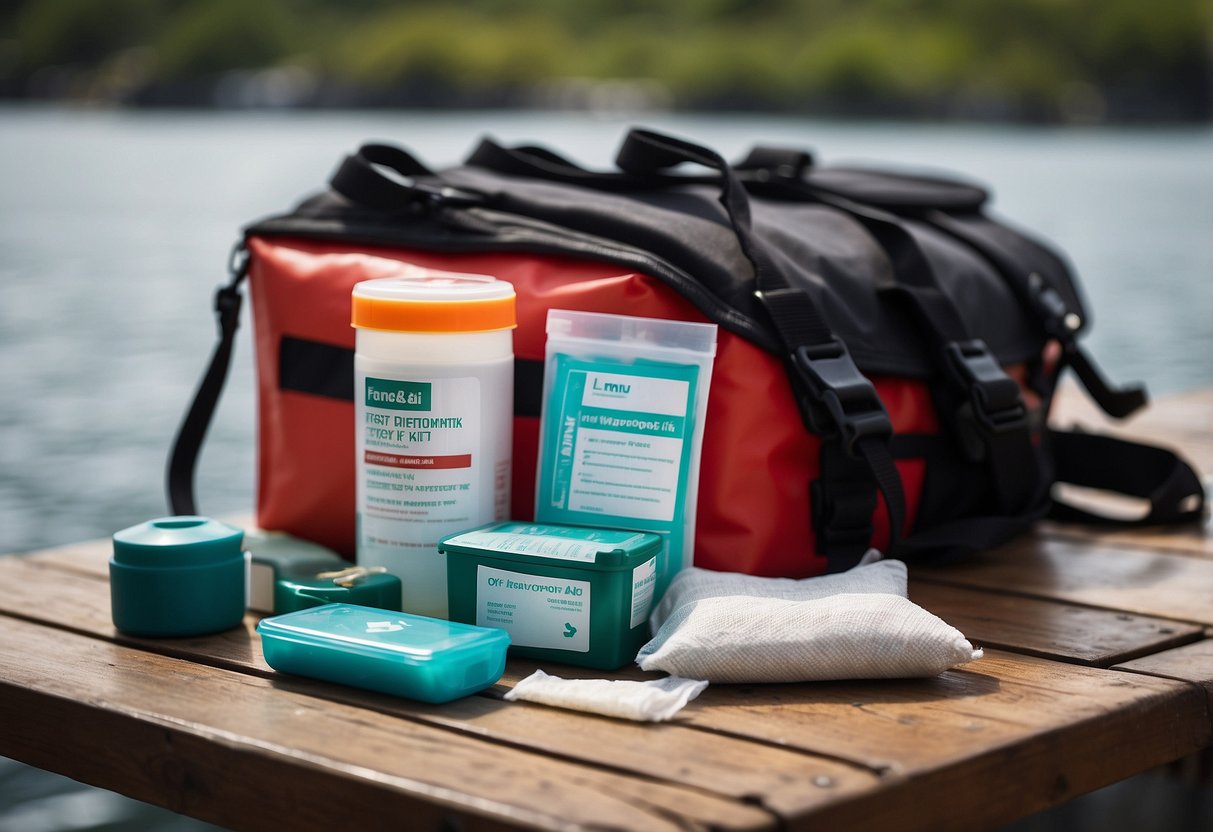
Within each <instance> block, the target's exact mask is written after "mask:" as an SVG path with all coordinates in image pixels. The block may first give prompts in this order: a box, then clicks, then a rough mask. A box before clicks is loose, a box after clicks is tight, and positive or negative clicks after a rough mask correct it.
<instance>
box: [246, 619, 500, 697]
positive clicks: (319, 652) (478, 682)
mask: <svg viewBox="0 0 1213 832" xmlns="http://www.w3.org/2000/svg"><path fill="white" fill-rule="evenodd" d="M257 632H258V633H259V634H260V635H261V647H262V651H263V653H264V654H265V660H266V662H267V663H268V664H269V665H270V667H272V668H274V669H275V670H278V671H282V672H284V673H295V674H298V675H300V676H311V677H313V678H317V679H325V680H328V681H330V682H338V683H341V684H346V685H352V686H354V687H361V688H367V689H369V690H377V691H381V692H383V693H390V694H394V695H396V696H404V697H407V698H409V699H419V700H421V701H423V702H449V701H450V700H452V699H457V698H459V697H461V696H467V695H468V694H470V693H475V692H476V691H478V690H482V689H483V688H486V687H488V686H489V685H491V684H493V683H494V682H496V681H497V680H498V679H499V678H501V674H502V672H503V671H504V670H505V654H506V648H508V647H509V644H510V636H509V634H508V633H507V632H505V630H500V629H497V628H495V627H478V626H476V625H474V624H461V623H459V622H456V621H443V620H440V619H437V618H427V617H425V616H420V615H411V614H409V613H403V612H394V611H392V610H383V609H376V608H373V607H363V606H358V605H355V604H326V605H325V606H322V607H314V608H312V609H305V610H299V611H297V612H292V613H287V614H286V615H279V616H275V617H273V618H266V619H263V620H262V621H261V623H260V624H258V625H257Z"/></svg>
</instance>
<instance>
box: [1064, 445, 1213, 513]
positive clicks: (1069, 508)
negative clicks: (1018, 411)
mask: <svg viewBox="0 0 1213 832" xmlns="http://www.w3.org/2000/svg"><path fill="white" fill-rule="evenodd" d="M1049 441H1050V443H1051V445H1052V448H1053V458H1054V460H1056V464H1057V480H1058V481H1059V482H1064V483H1070V484H1071V485H1080V486H1084V487H1087V488H1098V489H1101V490H1104V491H1112V492H1115V493H1118V494H1124V495H1127V496H1130V497H1138V498H1141V499H1144V500H1147V501H1148V502H1149V504H1150V508H1149V510H1148V511H1147V512H1146V514H1145V515H1144V516H1143V517H1141V518H1138V519H1135V520H1125V519H1123V518H1115V517H1108V516H1105V515H1100V514H1096V513H1095V512H1092V511H1088V510H1086V509H1082V508H1078V507H1077V506H1073V505H1070V504H1068V503H1065V502H1064V501H1060V500H1056V501H1055V502H1054V503H1053V508H1052V510H1050V512H1049V517H1050V518H1051V519H1054V520H1061V521H1065V522H1070V523H1090V524H1095V525H1113V526H1152V525H1159V524H1163V523H1185V522H1190V521H1199V520H1200V519H1201V516H1202V514H1203V512H1204V506H1205V491H1204V487H1203V486H1202V485H1201V482H1200V477H1199V476H1197V474H1196V471H1195V470H1194V469H1193V468H1192V466H1191V465H1189V464H1188V463H1186V462H1184V461H1183V460H1182V459H1180V457H1179V456H1178V455H1176V454H1174V453H1172V452H1171V451H1169V450H1167V449H1165V448H1159V447H1156V446H1154V445H1145V444H1142V443H1139V442H1129V441H1127V440H1124V439H1118V438H1116V437H1114V436H1108V435H1106V434H1095V433H1083V432H1079V431H1060V430H1054V431H1050V432H1049Z"/></svg>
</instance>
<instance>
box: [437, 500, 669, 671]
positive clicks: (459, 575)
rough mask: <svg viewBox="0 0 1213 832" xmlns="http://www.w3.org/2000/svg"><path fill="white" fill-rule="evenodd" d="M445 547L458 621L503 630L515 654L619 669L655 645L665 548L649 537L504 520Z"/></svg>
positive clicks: (449, 591) (452, 605)
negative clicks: (656, 595) (654, 614)
mask: <svg viewBox="0 0 1213 832" xmlns="http://www.w3.org/2000/svg"><path fill="white" fill-rule="evenodd" d="M438 548H439V551H440V552H441V553H442V554H444V555H445V556H446V565H447V602H448V605H449V609H450V617H451V620H452V621H461V622H464V623H467V624H477V625H479V626H482V627H500V628H501V629H503V630H505V631H506V632H508V633H509V634H510V653H511V655H516V656H529V657H533V658H537V659H544V660H547V661H553V662H560V663H562V664H571V665H581V666H584V667H594V668H599V669H604V670H614V669H617V668H620V667H623V666H624V665H626V664H630V663H631V662H633V661H635V659H636V653H637V651H638V650H639V649H640V648H641V646H643V645H644V643H645V642H646V641H648V638H649V624H648V621H649V612H650V610H651V609H652V605H653V600H654V599H653V592H654V589H655V587H656V578H657V556H658V553H659V552H660V550H661V538H660V537H659V536H658V535H656V534H653V533H652V532H640V531H625V530H620V529H596V528H585V527H580V526H558V525H551V524H544V523H520V522H507V523H496V524H493V525H489V526H485V527H484V528H480V529H475V530H473V531H469V532H462V533H460V534H456V535H451V536H449V537H446V538H444V539H443V540H442V541H441V542H440V543H439V544H438Z"/></svg>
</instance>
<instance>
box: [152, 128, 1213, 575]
mask: <svg viewBox="0 0 1213 832" xmlns="http://www.w3.org/2000/svg"><path fill="white" fill-rule="evenodd" d="M684 161H692V162H697V163H699V164H700V165H703V166H706V167H708V168H714V169H715V170H714V171H712V172H711V173H709V174H708V175H699V176H677V175H674V174H673V173H672V172H671V168H672V167H673V166H674V165H676V164H678V163H680V162H684ZM620 165H621V167H622V168H623V170H622V171H621V172H615V173H594V172H590V171H586V170H583V169H581V168H578V167H576V166H575V165H572V164H571V163H569V162H567V161H565V160H563V159H561V158H560V157H558V156H556V155H555V154H552V153H551V152H550V151H546V150H542V149H538V148H513V149H509V148H503V147H500V146H498V145H495V144H493V143H491V142H485V143H483V144H482V145H481V146H480V148H478V149H477V151H476V152H475V153H474V154H473V156H472V158H471V159H469V162H468V164H466V165H464V166H462V167H460V168H456V169H452V170H448V171H443V172H442V173H440V174H435V173H431V172H429V171H428V170H426V169H425V168H424V167H423V166H421V165H420V163H418V162H416V160H414V159H412V157H410V156H408V155H407V154H405V153H404V152H403V151H400V150H398V149H396V148H387V147H383V146H368V147H366V148H363V150H362V151H360V152H359V153H358V154H354V155H352V156H350V157H348V158H347V159H346V160H345V163H344V164H343V165H342V167H341V168H340V169H339V170H338V172H337V174H336V176H335V177H334V179H333V182H332V186H333V187H332V189H331V190H330V191H328V192H326V193H324V194H321V195H319V196H317V197H314V198H312V199H310V200H308V201H306V202H304V203H303V204H301V205H300V206H299V207H298V208H296V209H295V210H294V211H292V212H290V213H288V214H286V215H283V216H280V217H274V218H270V219H268V220H263V221H261V222H259V223H257V224H255V225H254V226H252V227H250V229H248V231H247V233H246V237H245V240H244V242H243V252H244V254H245V256H244V257H242V258H240V259H239V261H238V264H237V268H236V269H235V272H234V279H233V281H232V284H231V285H230V286H227V287H224V288H223V289H222V290H220V296H219V304H218V307H219V309H220V322H221V324H222V326H223V329H224V332H225V339H226V346H225V345H224V343H223V341H221V344H220V348H219V350H217V352H216V359H215V360H214V361H213V362H212V367H211V369H210V371H209V372H208V376H207V379H206V380H204V384H203V388H202V389H201V390H200V393H199V397H198V401H196V402H195V403H194V406H193V407H192V409H191V413H190V414H189V416H188V417H187V420H186V424H185V426H184V427H183V429H182V433H181V436H179V437H178V442H177V445H176V447H175V449H174V455H173V461H172V464H171V465H170V501H171V502H172V503H173V507H174V509H175V510H189V511H192V510H193V508H194V506H193V494H192V483H191V479H192V470H193V460H194V458H195V457H196V454H197V451H198V446H199V445H200V444H201V441H202V434H203V433H204V432H205V426H206V423H207V421H208V420H209V416H210V409H211V408H213V404H214V399H215V397H217V396H218V387H219V386H220V385H221V384H222V378H223V373H224V370H225V366H226V361H227V354H228V353H229V352H230V348H231V335H230V333H231V331H234V328H235V325H236V316H237V315H238V306H239V298H240V295H239V286H240V284H241V283H242V282H243V281H244V280H245V279H246V278H247V281H248V284H249V295H250V296H251V299H252V304H253V321H254V331H255V339H256V340H255V343H256V353H257V375H258V403H259V425H258V428H259V429H258V437H259V461H258V490H257V519H258V523H259V524H260V525H261V526H262V527H265V528H270V529H279V530H283V531H286V532H289V533H291V534H294V535H297V536H299V537H303V538H306V539H310V540H314V541H317V542H319V543H322V544H324V545H326V546H329V547H331V548H333V549H335V550H337V551H339V552H341V553H342V554H344V555H346V556H352V555H353V552H354V547H355V528H354V470H355V466H354V425H353V404H352V388H353V379H352V355H353V346H354V333H353V330H352V329H351V327H350V325H349V320H350V296H351V290H352V288H353V286H354V284H355V283H357V282H359V281H362V280H367V279H372V278H378V277H385V276H390V275H392V274H394V273H396V272H398V271H400V270H401V267H402V264H410V265H415V266H421V267H426V268H432V269H440V270H444V271H455V272H471V273H479V274H490V275H493V276H495V277H497V278H499V279H502V280H506V281H509V282H510V283H511V284H513V286H514V289H515V292H516V293H517V314H518V328H517V330H516V331H515V342H514V351H515V355H516V359H517V362H516V373H515V377H516V392H515V402H516V414H515V421H514V453H513V476H512V513H513V516H514V517H515V518H517V519H529V518H530V517H531V516H532V514H533V510H534V489H535V471H536V454H537V445H538V441H537V440H538V432H539V415H540V414H539V408H540V401H539V399H540V386H541V379H542V362H543V357H544V324H545V319H546V315H547V312H548V310H549V309H571V310H584V311H592V312H607V313H619V314H626V315H633V316H641V317H655V318H667V319H677V320H687V321H714V322H716V323H717V324H718V325H719V326H720V331H719V336H718V345H717V353H716V359H715V364H714V367H713V370H712V378H711V386H710V396H709V400H708V407H707V415H706V422H705V425H704V440H703V450H702V461H701V469H700V482H699V497H698V500H699V502H698V509H697V514H696V517H697V527H696V534H695V545H694V562H695V564H696V565H697V566H703V567H706V568H710V569H718V570H729V571H740V572H747V573H751V574H760V575H780V576H790V577H801V576H806V575H812V574H817V573H820V572H823V571H826V570H827V569H841V568H846V567H847V566H849V565H852V564H853V563H854V562H856V560H857V559H858V558H859V556H860V555H862V553H863V551H864V550H865V549H866V548H868V547H869V546H875V547H877V548H881V549H883V550H886V551H890V550H891V551H892V552H893V553H895V554H899V555H901V556H903V557H907V558H915V557H920V558H921V557H940V556H954V555H956V554H959V553H963V552H965V551H972V550H974V549H977V548H982V547H985V546H989V545H993V544H996V543H998V542H1001V541H1003V540H1006V539H1008V538H1009V537H1010V536H1012V535H1013V534H1014V533H1016V532H1017V531H1019V530H1021V529H1023V528H1025V527H1026V526H1027V525H1029V524H1030V523H1031V522H1032V521H1033V520H1034V519H1036V518H1038V517H1040V516H1042V515H1043V514H1044V513H1045V512H1046V511H1047V510H1048V508H1049V506H1050V501H1049V486H1050V485H1051V484H1052V482H1053V481H1054V480H1055V479H1057V478H1058V477H1059V476H1060V477H1065V478H1068V479H1069V480H1070V481H1075V482H1080V483H1081V484H1090V481H1093V480H1095V479H1098V477H1097V476H1096V474H1094V473H1092V472H1091V471H1092V466H1091V465H1090V464H1089V460H1090V457H1092V456H1093V455H1099V456H1106V454H1107V453H1110V452H1112V451H1113V450H1114V449H1113V448H1112V446H1098V447H1089V446H1087V445H1084V444H1083V443H1084V442H1086V441H1087V440H1085V439H1082V438H1079V439H1072V438H1071V437H1069V436H1067V435H1059V434H1052V433H1049V432H1047V431H1045V429H1044V424H1045V417H1046V415H1047V407H1048V403H1049V401H1050V399H1051V396H1052V393H1053V390H1054V388H1055V385H1056V381H1057V377H1058V374H1059V372H1060V370H1061V368H1062V367H1063V366H1064V365H1066V364H1069V365H1070V366H1074V367H1075V368H1076V369H1077V370H1079V374H1080V377H1082V378H1083V380H1084V381H1087V382H1088V387H1089V388H1091V389H1092V391H1093V393H1095V395H1096V398H1097V399H1098V400H1100V401H1101V403H1102V404H1104V405H1105V406H1106V407H1107V409H1109V410H1111V411H1115V412H1119V413H1121V414H1123V413H1126V412H1129V411H1130V410H1132V409H1133V408H1134V407H1136V406H1138V405H1139V404H1140V403H1142V402H1144V398H1143V397H1142V396H1141V394H1140V393H1139V392H1134V391H1130V392H1121V391H1117V390H1113V389H1111V388H1109V387H1108V386H1107V385H1106V384H1104V383H1103V382H1102V379H1101V378H1100V377H1099V376H1098V374H1097V373H1095V372H1094V370H1093V368H1092V367H1091V365H1090V362H1089V361H1088V360H1087V359H1086V357H1085V355H1084V354H1083V353H1082V352H1081V350H1080V349H1079V348H1078V346H1077V343H1076V336H1077V334H1078V332H1079V331H1080V330H1081V329H1082V321H1083V317H1084V316H1083V313H1082V309H1081V305H1080V302H1079V299H1078V295H1077V292H1076V290H1075V288H1074V285H1073V278H1072V276H1071V275H1070V273H1069V271H1068V270H1067V269H1066V267H1065V265H1064V263H1063V262H1062V261H1061V259H1060V258H1058V257H1057V256H1056V255H1054V254H1052V253H1051V252H1049V251H1048V249H1046V248H1045V247H1043V246H1041V245H1040V244H1038V243H1036V242H1034V241H1031V240H1029V239H1027V238H1025V237H1023V236H1022V235H1020V234H1018V233H1016V232H1014V231H1011V230H1010V229H1007V228H1006V227H1005V226H1001V225H999V224H997V223H995V222H993V221H992V220H990V219H988V218H987V217H985V216H984V215H983V214H982V213H981V206H982V204H983V202H984V200H985V194H984V192H983V191H981V190H980V189H978V188H975V187H973V186H971V185H966V184H962V183H956V182H949V181H942V180H937V179H922V178H914V177H906V176H902V175H897V174H887V173H878V172H872V171H852V170H839V169H829V168H827V169H821V168H815V167H813V166H812V165H811V160H810V159H809V158H808V157H807V156H806V155H805V154H799V153H796V152H793V151H784V150H774V149H769V148H758V149H756V150H755V152H754V153H751V155H750V158H749V159H747V160H745V162H744V163H742V164H739V165H737V166H732V165H728V164H726V163H725V162H724V161H723V160H722V159H720V157H719V156H716V155H715V154H712V153H711V152H710V151H708V150H706V149H705V148H701V147H699V146H696V145H690V144H687V143H685V142H681V141H679V140H676V139H671V138H669V137H663V136H658V135H657V134H651V133H646V132H643V131H635V132H634V133H633V134H631V135H629V137H628V140H627V141H626V142H625V145H624V148H623V150H622V151H621V154H620ZM388 168H390V169H392V170H389V171H386V172H385V169H388ZM389 173H390V174H391V175H388V174H389ZM1098 441H1103V439H1102V438H1100V439H1099V440H1098ZM1107 441H1109V442H1111V441H1112V440H1107ZM1118 444H1119V443H1118ZM1150 450H1151V452H1153V451H1154V450H1156V449H1150ZM1164 462H1165V465H1163V467H1168V466H1170V465H1171V463H1170V462H1169V461H1164ZM1160 464H1162V463H1160ZM1174 465H1175V466H1177V467H1174V469H1173V471H1172V473H1174V471H1179V473H1178V474H1174V476H1173V478H1178V479H1177V482H1179V485H1177V486H1175V488H1173V489H1172V490H1173V491H1174V494H1167V495H1165V496H1164V497H1162V498H1160V499H1156V500H1155V503H1156V504H1155V506H1154V508H1153V510H1152V517H1151V518H1150V519H1151V520H1154V521H1167V520H1175V519H1182V518H1184V517H1189V516H1192V515H1191V508H1192V506H1191V500H1190V499H1189V501H1188V504H1186V505H1184V506H1183V507H1182V508H1181V507H1180V505H1181V502H1182V499H1183V498H1184V497H1185V496H1189V495H1191V494H1200V493H1201V492H1200V486H1199V482H1198V481H1197V480H1196V478H1195V475H1191V481H1190V482H1189V481H1188V480H1187V479H1185V476H1184V474H1183V471H1182V469H1183V468H1184V467H1185V466H1183V464H1182V463H1181V462H1179V461H1178V460H1176V461H1175V463H1174ZM1059 466H1060V467H1059ZM1188 472H1189V473H1190V469H1189V471H1188ZM1121 490H1123V489H1121ZM1155 496H1156V497H1157V495H1155ZM1172 498H1174V499H1172ZM1172 503H1173V504H1172ZM1067 511H1071V512H1073V511H1076V510H1073V509H1067ZM1072 519H1088V518H1087V517H1086V516H1085V515H1084V516H1078V515H1072Z"/></svg>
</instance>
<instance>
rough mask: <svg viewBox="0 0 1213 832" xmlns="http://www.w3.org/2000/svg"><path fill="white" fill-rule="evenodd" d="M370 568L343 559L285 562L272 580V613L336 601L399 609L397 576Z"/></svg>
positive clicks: (398, 580)
mask: <svg viewBox="0 0 1213 832" xmlns="http://www.w3.org/2000/svg"><path fill="white" fill-rule="evenodd" d="M374 568H375V567H369V568H368V567H365V566H354V565H353V564H351V563H349V562H347V561H338V562H337V563H333V562H332V561H301V562H297V563H291V564H289V565H286V566H284V567H282V569H281V570H279V572H278V577H277V579H276V580H275V581H274V612H275V613H284V612H294V611H295V610H304V609H308V608H309V607H318V606H321V605H322V604H336V603H345V604H357V605H359V606H363V607H376V608H378V609H381V610H393V611H396V612H399V610H400V579H399V578H397V577H396V576H395V575H391V574H389V573H388V572H386V571H383V572H376V571H373V570H374ZM380 568H382V567H380Z"/></svg>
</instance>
